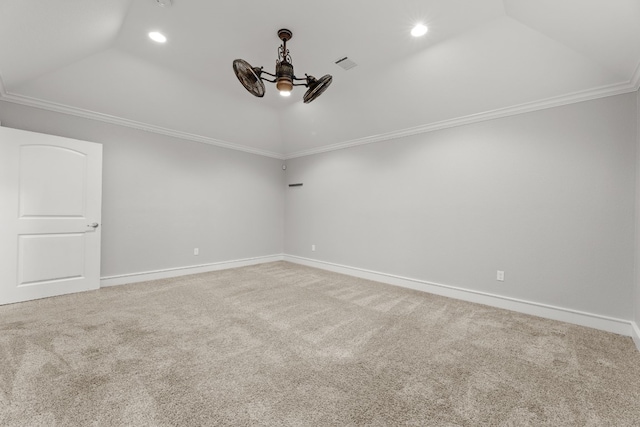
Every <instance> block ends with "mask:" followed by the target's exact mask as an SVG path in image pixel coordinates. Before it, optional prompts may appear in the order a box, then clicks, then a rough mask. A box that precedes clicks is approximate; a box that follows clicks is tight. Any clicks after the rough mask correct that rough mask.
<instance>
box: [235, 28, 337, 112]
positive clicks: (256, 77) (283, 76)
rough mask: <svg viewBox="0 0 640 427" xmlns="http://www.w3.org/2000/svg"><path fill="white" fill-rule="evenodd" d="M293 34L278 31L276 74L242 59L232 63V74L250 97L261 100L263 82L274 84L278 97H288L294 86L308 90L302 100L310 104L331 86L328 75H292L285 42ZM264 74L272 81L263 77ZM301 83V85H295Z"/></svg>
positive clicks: (331, 78)
mask: <svg viewBox="0 0 640 427" xmlns="http://www.w3.org/2000/svg"><path fill="white" fill-rule="evenodd" d="M292 36H293V33H292V32H291V31H290V30H287V29H284V28H283V29H281V30H278V37H279V38H280V40H282V45H280V47H279V48H278V59H277V60H276V73H275V74H271V73H269V72H267V71H264V70H263V68H264V67H252V66H251V64H249V63H248V62H247V61H245V60H244V59H236V60H235V61H233V72H234V73H235V74H236V77H237V78H238V80H240V83H242V86H244V88H245V89H247V90H248V91H249V92H250V93H251V94H252V95H254V96H257V97H258V98H262V97H263V96H264V93H265V88H264V82H265V81H266V82H270V83H275V84H276V89H278V90H279V91H280V95H282V96H289V95H291V91H292V90H293V87H294V86H305V87H307V88H308V90H307V92H305V94H304V97H303V100H304V103H305V104H308V103H310V102H311V101H313V100H314V99H316V98H317V97H319V96H320V95H321V94H322V93H323V92H324V91H325V90H326V89H327V88H328V87H329V85H330V84H331V82H332V80H333V77H332V76H331V75H329V74H325V75H324V76H322V77H320V78H319V79H316V78H315V77H313V76H310V75H308V74H305V76H306V77H305V78H298V77H296V76H295V74H294V73H293V64H291V55H290V54H289V49H287V42H288V41H289V40H291V37H292ZM263 74H266V75H268V76H270V77H272V79H269V78H266V77H264V76H263ZM296 82H303V83H296Z"/></svg>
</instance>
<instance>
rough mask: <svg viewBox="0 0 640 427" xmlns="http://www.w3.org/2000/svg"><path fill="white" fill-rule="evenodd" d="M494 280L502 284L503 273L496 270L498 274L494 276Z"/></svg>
mask: <svg viewBox="0 0 640 427" xmlns="http://www.w3.org/2000/svg"><path fill="white" fill-rule="evenodd" d="M496 280H498V281H500V282H504V271H502V270H498V274H497V275H496Z"/></svg>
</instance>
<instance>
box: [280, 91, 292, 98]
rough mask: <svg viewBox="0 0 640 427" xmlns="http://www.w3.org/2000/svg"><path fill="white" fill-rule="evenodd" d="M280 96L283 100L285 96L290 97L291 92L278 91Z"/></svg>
mask: <svg viewBox="0 0 640 427" xmlns="http://www.w3.org/2000/svg"><path fill="white" fill-rule="evenodd" d="M280 96H284V97H285V98H286V97H287V96H291V91H290V90H281V91H280Z"/></svg>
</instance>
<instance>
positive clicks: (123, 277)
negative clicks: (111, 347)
mask: <svg viewBox="0 0 640 427" xmlns="http://www.w3.org/2000/svg"><path fill="white" fill-rule="evenodd" d="M283 259H284V256H283V255H268V256H262V257H255V258H245V259H238V260H233V261H221V262H214V263H211V264H201V265H192V266H188V267H177V268H168V269H166V270H156V271H145V272H141V273H130V274H120V275H117V276H107V277H101V278H100V287H107V286H117V285H125V284H128V283H138V282H146V281H148V280H158V279H167V278H170V277H178V276H187V275H189V274H198V273H206V272H209V271H216V270H226V269H228V268H237V267H246V266H248V265H256V264H264V263H267V262H275V261H282V260H283Z"/></svg>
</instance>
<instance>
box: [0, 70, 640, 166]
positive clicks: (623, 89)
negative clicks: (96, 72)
mask: <svg viewBox="0 0 640 427" xmlns="http://www.w3.org/2000/svg"><path fill="white" fill-rule="evenodd" d="M638 90H640V63H638V66H637V67H636V69H635V72H634V73H633V76H632V77H631V79H630V80H629V81H628V82H624V83H617V84H612V85H607V86H601V87H598V88H595V89H589V90H585V91H579V92H574V93H572V94H569V95H563V96H557V97H552V98H547V99H544V100H541V101H535V102H529V103H524V104H519V105H515V106H511V107H506V108H500V109H496V110H492V111H486V112H483V113H477V114H471V115H468V116H463V117H458V118H454V119H448V120H442V121H439V122H433V123H426V124H423V125H420V126H415V127H410V128H405V129H400V130H397V131H391V132H387V133H382V134H377V135H370V136H366V137H363V138H358V139H353V140H349V141H344V142H339V143H336V144H331V145H325V146H322V147H316V148H311V149H308V150H301V151H294V152H291V153H276V152H272V151H267V150H260V149H257V148H252V147H248V146H245V145H241V144H236V143H232V142H228V141H224V140H220V139H215V138H210V137H207V136H202V135H197V134H193V133H188V132H182V131H178V130H173V129H168V128H163V127H161V126H156V125H151V124H147V123H143V122H139V121H135V120H129V119H125V118H121V117H117V116H112V115H108V114H103V113H98V112H96V111H91V110H86V109H83V108H77V107H72V106H69V105H64V104H59V103H56V102H51V101H45V100H41V99H37V98H32V97H29V96H25V95H19V94H15V93H11V92H8V91H7V90H6V87H5V85H4V83H3V81H2V76H1V75H0V100H3V101H7V102H12V103H15V104H21V105H26V106H29V107H35V108H41V109H44V110H50V111H55V112H58V113H64V114H70V115H73V116H78V117H83V118H87V119H92V120H98V121H102V122H106V123H111V124H116V125H120V126H125V127H129V128H133V129H139V130H143V131H146V132H153V133H157V134H160V135H166V136H171V137H174V138H180V139H185V140H189V141H194V142H200V143H203V144H209V145H213V146H216V147H221V148H226V149H230V150H236V151H242V152H245V153H250V154H256V155H259V156H265V157H270V158H274V159H279V160H289V159H295V158H298V157H305V156H311V155H314V154H320V153H326V152H330V151H336V150H343V149H346V148H351V147H357V146H359V145H366V144H373V143H376V142H383V141H388V140H392V139H400V138H405V137H409V136H414V135H419V134H423V133H429V132H434V131H438V130H443V129H449V128H453V127H457V126H463V125H468V124H473V123H479V122H483V121H487V120H494V119H499V118H504V117H509V116H515V115H518V114H524V113H530V112H534V111H539V110H545V109H549V108H555V107H561V106H563V105H569V104H575V103H578V102H584V101H590V100H594V99H599V98H606V97H609V96H615V95H622V94H625V93H630V92H637V91H638Z"/></svg>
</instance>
